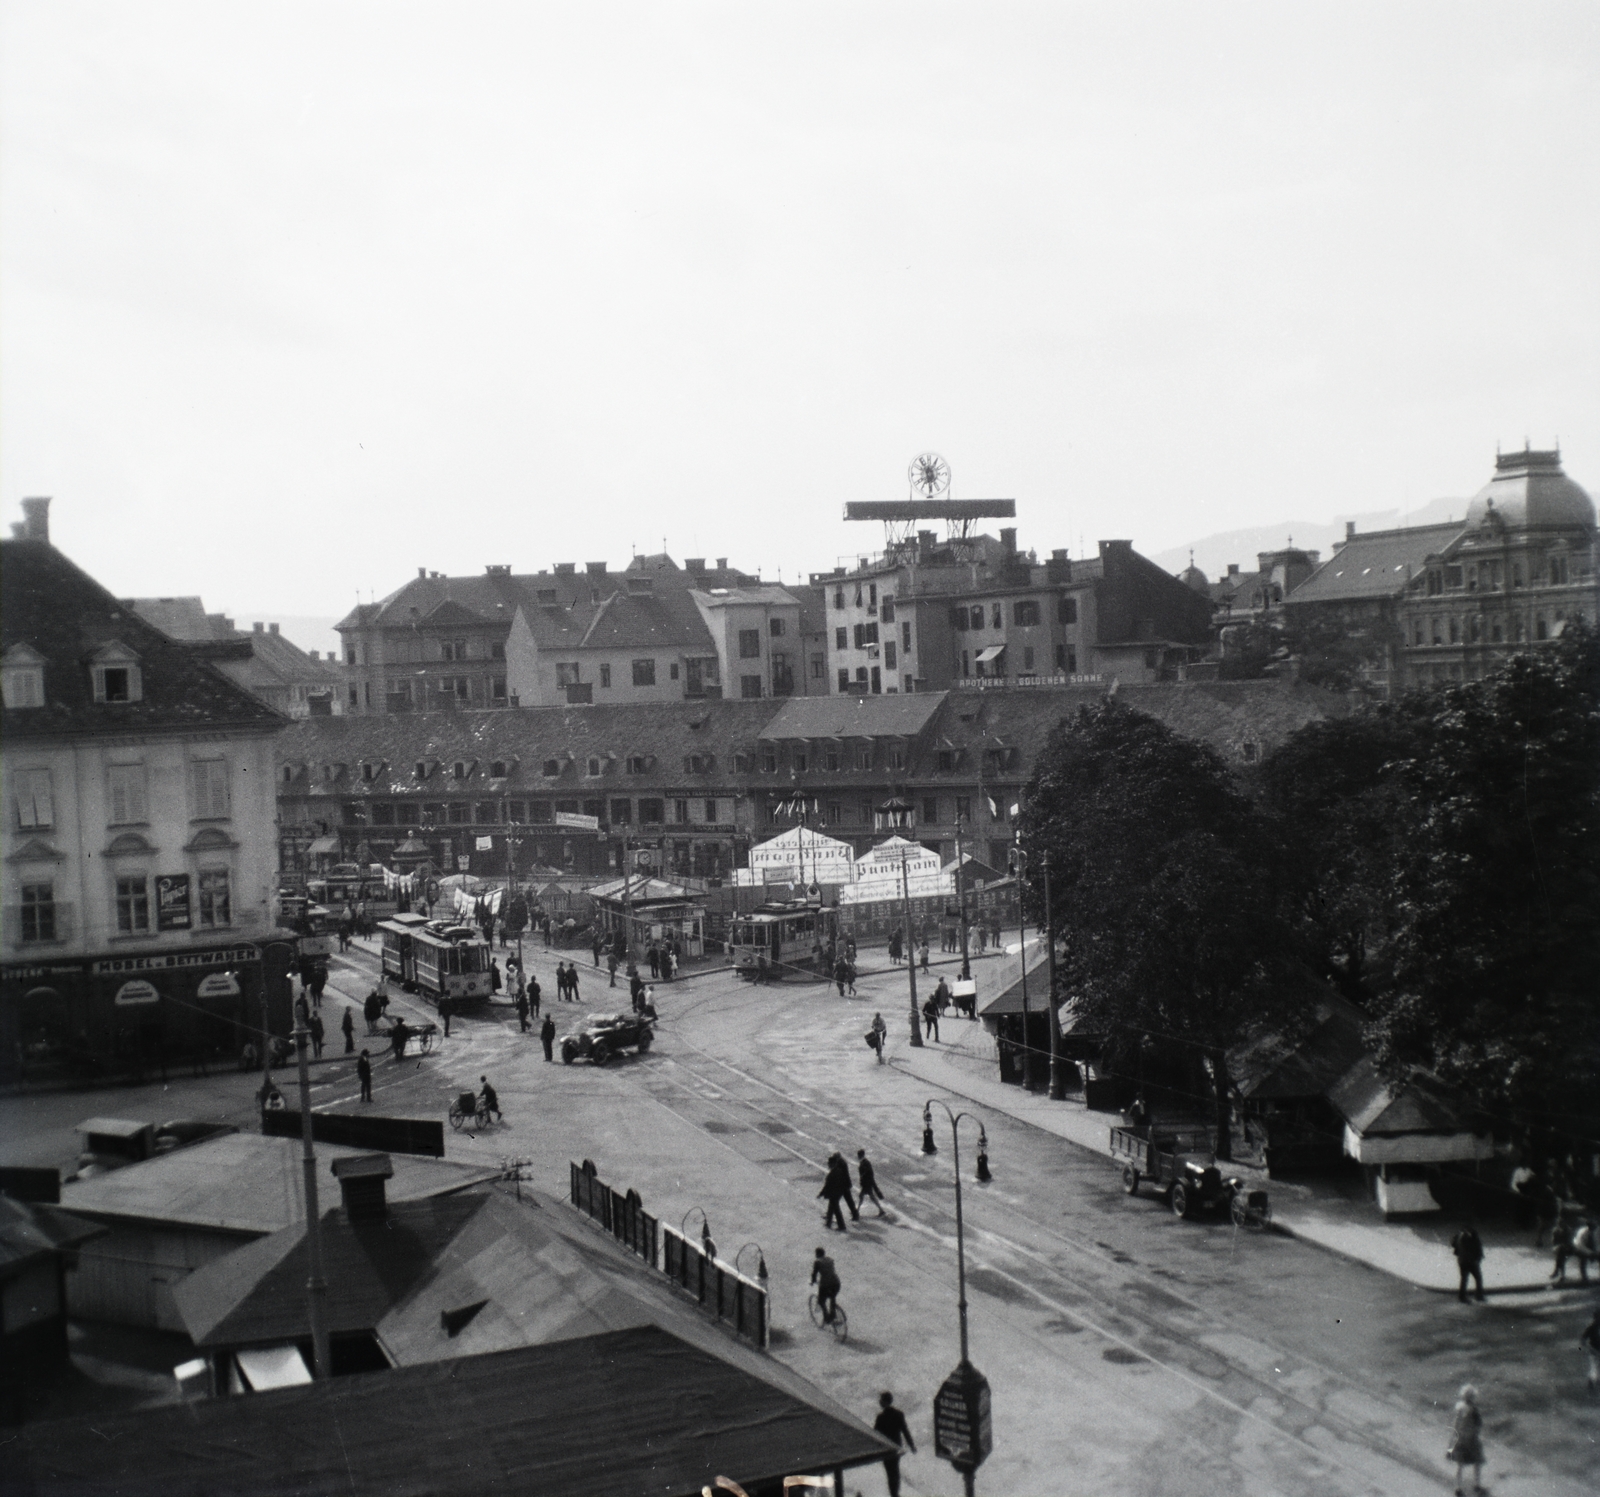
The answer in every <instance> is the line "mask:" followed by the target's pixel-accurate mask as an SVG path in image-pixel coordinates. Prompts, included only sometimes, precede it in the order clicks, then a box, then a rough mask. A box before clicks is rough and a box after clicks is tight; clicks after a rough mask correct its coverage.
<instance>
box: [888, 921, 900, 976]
mask: <svg viewBox="0 0 1600 1497" xmlns="http://www.w3.org/2000/svg"><path fill="white" fill-rule="evenodd" d="M889 961H890V963H891V965H893V966H897V967H898V966H899V965H900V932H899V931H897V930H892V931H890V932H889Z"/></svg>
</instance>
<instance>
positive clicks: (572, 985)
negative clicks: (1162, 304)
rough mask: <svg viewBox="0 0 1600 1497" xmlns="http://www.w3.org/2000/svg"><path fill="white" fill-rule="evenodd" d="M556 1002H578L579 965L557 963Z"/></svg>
mask: <svg viewBox="0 0 1600 1497" xmlns="http://www.w3.org/2000/svg"><path fill="white" fill-rule="evenodd" d="M556 1002H557V1003H576V1002H578V964H577V963H576V962H557V963H556Z"/></svg>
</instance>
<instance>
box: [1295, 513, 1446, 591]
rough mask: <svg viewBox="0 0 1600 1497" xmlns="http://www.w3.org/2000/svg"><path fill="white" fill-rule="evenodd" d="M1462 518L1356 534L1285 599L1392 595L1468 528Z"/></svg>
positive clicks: (1403, 589) (1400, 589) (1401, 589)
mask: <svg viewBox="0 0 1600 1497" xmlns="http://www.w3.org/2000/svg"><path fill="white" fill-rule="evenodd" d="M1465 528H1466V527H1465V526H1464V524H1463V523H1462V522H1461V521H1459V520H1452V521H1449V522H1447V523H1445V524H1443V525H1414V526H1409V527H1406V528H1402V529H1399V530H1371V531H1367V532H1365V533H1361V534H1357V535H1353V536H1351V537H1350V539H1348V540H1347V541H1345V543H1344V544H1343V545H1342V546H1340V547H1339V549H1338V550H1337V551H1336V552H1334V554H1333V555H1332V556H1331V557H1330V558H1329V559H1328V560H1327V561H1325V562H1323V563H1322V565H1321V566H1319V567H1318V568H1317V569H1316V571H1314V572H1313V573H1312V574H1311V575H1310V576H1309V577H1307V578H1306V580H1305V581H1304V582H1302V583H1301V584H1300V586H1299V587H1297V588H1295V590H1294V591H1293V592H1292V593H1290V594H1289V596H1288V598H1287V599H1286V600H1285V601H1286V602H1288V603H1289V604H1291V605H1292V604H1297V603H1325V602H1336V601H1339V600H1342V599H1346V598H1388V597H1396V596H1398V595H1399V594H1400V593H1402V592H1404V591H1405V587H1406V584H1407V582H1409V581H1410V579H1411V578H1413V577H1415V576H1417V575H1418V574H1419V573H1420V572H1421V571H1422V570H1423V569H1424V567H1425V566H1426V564H1427V560H1428V558H1429V557H1430V556H1437V555H1439V554H1440V553H1441V552H1442V551H1443V550H1444V549H1445V547H1447V546H1448V545H1450V543H1451V542H1452V541H1454V540H1456V539H1457V538H1459V537H1460V535H1461V534H1462V532H1463V531H1464V530H1465Z"/></svg>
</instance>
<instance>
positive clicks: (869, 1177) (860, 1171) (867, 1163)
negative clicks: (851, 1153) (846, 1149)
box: [856, 1149, 884, 1216]
mask: <svg viewBox="0 0 1600 1497" xmlns="http://www.w3.org/2000/svg"><path fill="white" fill-rule="evenodd" d="M856 1174H857V1175H858V1176H860V1179H861V1204H862V1205H863V1206H865V1205H866V1204H867V1202H868V1201H869V1200H870V1201H874V1202H876V1203H877V1207H878V1215H879V1216H882V1215H883V1214H884V1210H883V1192H882V1191H881V1190H879V1189H878V1173H877V1171H876V1170H874V1169H873V1167H872V1161H871V1160H870V1159H868V1158H867V1151H866V1150H865V1149H857V1150H856Z"/></svg>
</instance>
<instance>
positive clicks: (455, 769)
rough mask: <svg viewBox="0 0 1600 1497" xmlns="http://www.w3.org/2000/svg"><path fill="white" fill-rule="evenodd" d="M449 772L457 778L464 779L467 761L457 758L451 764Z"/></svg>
mask: <svg viewBox="0 0 1600 1497" xmlns="http://www.w3.org/2000/svg"><path fill="white" fill-rule="evenodd" d="M450 772H451V773H452V774H453V775H454V776H455V777H456V779H458V780H464V779H466V777H467V761H466V760H465V759H457V760H456V762H455V763H454V764H453V765H452V766H451V769H450Z"/></svg>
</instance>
